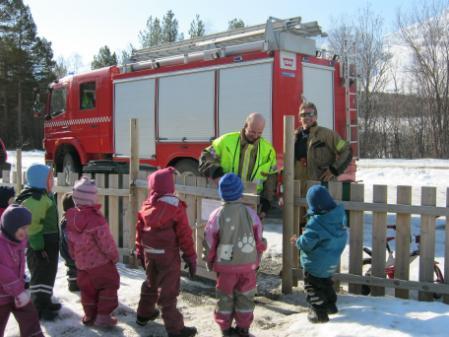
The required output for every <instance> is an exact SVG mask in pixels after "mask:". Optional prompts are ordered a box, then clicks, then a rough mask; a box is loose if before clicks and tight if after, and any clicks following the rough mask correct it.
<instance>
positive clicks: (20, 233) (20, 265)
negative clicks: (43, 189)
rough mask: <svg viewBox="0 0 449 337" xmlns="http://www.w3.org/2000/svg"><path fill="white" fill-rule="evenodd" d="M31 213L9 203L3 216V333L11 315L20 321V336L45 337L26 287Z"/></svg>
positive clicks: (0, 266)
mask: <svg viewBox="0 0 449 337" xmlns="http://www.w3.org/2000/svg"><path fill="white" fill-rule="evenodd" d="M30 223H31V213H30V211H28V210H27V209H26V208H25V207H22V206H19V205H15V204H13V205H10V206H9V207H8V208H6V210H5V211H4V212H3V214H2V216H1V218H0V229H1V233H0V336H3V334H4V331H5V327H6V323H7V322H8V318H9V315H10V314H11V313H12V314H13V315H14V317H15V318H16V320H17V322H18V323H19V328H20V336H21V337H28V336H34V337H43V336H44V335H43V334H42V331H41V327H40V324H39V316H38V313H37V311H36V308H35V307H34V305H33V303H32V302H31V296H30V294H29V292H28V290H25V281H24V273H25V247H26V245H27V232H26V231H27V226H28V225H29V224H30Z"/></svg>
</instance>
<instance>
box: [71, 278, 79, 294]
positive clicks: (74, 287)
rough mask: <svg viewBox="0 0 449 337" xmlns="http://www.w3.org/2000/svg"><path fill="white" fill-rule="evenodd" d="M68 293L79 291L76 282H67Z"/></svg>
mask: <svg viewBox="0 0 449 337" xmlns="http://www.w3.org/2000/svg"><path fill="white" fill-rule="evenodd" d="M69 291H70V292H72V293H73V292H77V291H80V288H79V287H78V283H76V280H70V281H69Z"/></svg>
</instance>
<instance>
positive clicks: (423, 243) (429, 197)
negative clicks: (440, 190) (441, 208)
mask: <svg viewBox="0 0 449 337" xmlns="http://www.w3.org/2000/svg"><path fill="white" fill-rule="evenodd" d="M436 195H437V194H436V188H435V187H422V188H421V205H422V206H435V205H436ZM434 260H435V217H434V216H433V215H421V238H420V243H419V281H420V282H430V283H432V282H433V263H434ZM418 300H420V301H432V300H433V294H432V293H431V292H423V291H420V292H418Z"/></svg>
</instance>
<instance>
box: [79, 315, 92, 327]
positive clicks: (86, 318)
mask: <svg viewBox="0 0 449 337" xmlns="http://www.w3.org/2000/svg"><path fill="white" fill-rule="evenodd" d="M81 322H82V323H83V324H84V325H86V326H92V325H94V323H95V317H90V316H84V317H83V319H82V320H81Z"/></svg>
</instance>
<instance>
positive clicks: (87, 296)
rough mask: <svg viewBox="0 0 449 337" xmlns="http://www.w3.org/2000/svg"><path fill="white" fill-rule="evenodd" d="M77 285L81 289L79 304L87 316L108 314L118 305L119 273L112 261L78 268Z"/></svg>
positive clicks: (93, 316)
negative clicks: (86, 267) (83, 268)
mask: <svg viewBox="0 0 449 337" xmlns="http://www.w3.org/2000/svg"><path fill="white" fill-rule="evenodd" d="M77 281H78V286H79V288H80V291H81V304H82V305H83V309H84V313H85V315H86V317H88V318H91V319H93V318H95V317H96V316H97V314H98V315H110V314H111V313H112V312H113V311H114V309H115V308H117V306H118V295H117V291H118V289H119V287H120V275H119V273H118V271H117V268H116V267H115V264H113V263H112V262H110V263H107V264H104V265H102V266H99V267H96V268H92V269H87V270H78V276H77Z"/></svg>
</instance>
